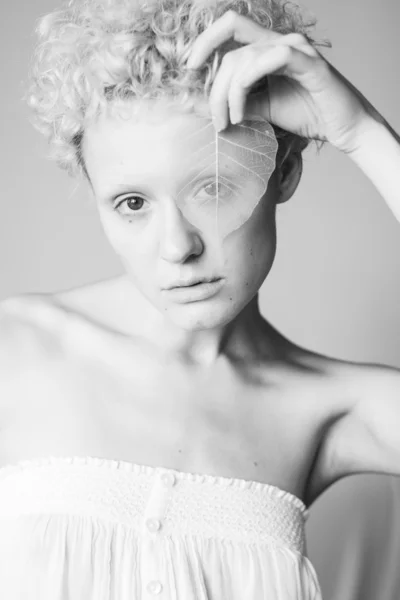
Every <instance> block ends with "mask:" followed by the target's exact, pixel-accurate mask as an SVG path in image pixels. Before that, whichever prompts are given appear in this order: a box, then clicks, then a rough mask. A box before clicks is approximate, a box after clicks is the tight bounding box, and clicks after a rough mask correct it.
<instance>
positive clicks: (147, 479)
mask: <svg viewBox="0 0 400 600" xmlns="http://www.w3.org/2000/svg"><path fill="white" fill-rule="evenodd" d="M307 517H308V510H307V509H306V507H305V505H304V503H303V502H302V500H300V498H298V497H296V496H294V495H293V494H291V493H289V492H286V491H284V490H281V489H280V488H277V487H276V486H273V485H269V484H264V483H261V482H256V481H247V480H244V479H235V478H227V477H220V476H213V475H205V474H194V473H185V472H181V471H177V470H174V469H167V468H164V467H151V466H145V465H138V464H134V463H130V462H125V461H117V460H111V459H103V458H95V457H47V458H39V459H33V460H27V461H21V462H19V463H17V464H15V465H8V466H6V467H3V468H1V469H0V527H1V535H0V597H5V598H7V600H14V599H15V600H16V599H17V598H22V597H24V598H25V597H29V598H30V600H36V599H37V600H39V598H40V600H50V599H51V600H78V599H79V600H80V599H81V598H82V600H83V599H84V600H91V599H93V600H103V599H104V600H106V599H107V600H128V599H129V600H136V599H141V598H151V597H153V596H154V595H158V596H159V597H160V599H161V598H162V599H163V600H164V599H165V600H166V599H168V600H195V599H196V600H210V599H212V600H225V599H226V600H228V599H229V600H239V599H240V600H243V599H244V598H246V600H258V599H260V600H261V599H266V598H268V600H319V599H320V598H321V592H320V588H319V584H318V580H317V576H316V573H315V570H314V568H313V566H312V564H311V562H310V560H309V559H308V558H307V555H306V541H305V533H304V524H305V520H306V519H307ZM21 574H23V576H21ZM4 582H6V583H4ZM4 585H7V586H8V587H4ZM2 586H3V587H2ZM32 589H33V590H34V592H33V593H32ZM28 590H29V591H28ZM5 592H7V594H6V593H5ZM13 594H14V595H13ZM18 594H20V595H18ZM24 594H25V596H24Z"/></svg>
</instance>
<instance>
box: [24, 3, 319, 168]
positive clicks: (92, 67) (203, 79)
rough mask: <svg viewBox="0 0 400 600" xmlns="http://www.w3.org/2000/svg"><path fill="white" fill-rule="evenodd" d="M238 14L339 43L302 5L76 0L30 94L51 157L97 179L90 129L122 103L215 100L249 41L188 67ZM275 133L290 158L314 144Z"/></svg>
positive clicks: (39, 58)
mask: <svg viewBox="0 0 400 600" xmlns="http://www.w3.org/2000/svg"><path fill="white" fill-rule="evenodd" d="M228 10H233V11H235V12H237V13H239V14H241V15H245V16H248V17H250V18H251V19H253V20H254V21H256V22H257V23H259V24H260V25H262V26H264V27H266V28H269V29H273V30H275V31H277V32H279V33H282V34H287V33H291V32H297V33H302V34H303V35H305V36H306V38H307V40H308V41H309V42H310V43H312V44H313V45H330V44H329V42H326V41H324V42H315V41H314V40H313V39H312V38H311V37H310V36H309V33H308V30H309V29H310V28H311V27H313V26H314V25H315V23H316V21H315V19H311V20H310V21H306V20H305V18H304V16H303V15H302V13H301V11H300V9H299V7H298V6H297V5H296V4H293V3H289V2H284V3H282V2H281V1H280V0H69V1H68V2H66V3H64V5H62V7H61V8H60V9H59V10H56V11H53V12H51V13H50V14H47V15H45V16H43V17H42V18H41V19H40V20H39V22H38V26H37V34H38V36H39V42H38V44H37V46H36V49H35V53H34V59H33V64H32V68H31V78H30V85H29V89H28V91H27V96H26V98H27V102H28V104H29V106H30V107H31V109H32V110H33V113H34V114H33V119H32V122H33V125H34V126H35V127H36V128H37V129H38V130H39V131H41V132H42V133H43V134H44V135H45V136H46V137H47V139H48V141H49V143H50V148H51V150H50V158H53V159H54V160H56V161H57V163H58V165H59V166H60V167H61V168H63V169H66V170H67V171H68V173H69V174H70V175H78V174H81V175H82V172H83V173H84V174H85V175H86V176H87V172H86V169H85V165H84V161H83V157H82V150H81V144H82V138H83V135H84V131H85V126H86V125H87V124H88V123H89V122H90V120H92V119H95V118H96V116H98V115H99V114H100V113H101V111H102V109H103V108H105V106H106V105H107V104H110V103H111V102H112V101H113V100H117V99H118V100H127V99H129V98H136V99H155V98H161V97H168V98H174V99H177V100H179V101H180V102H181V103H182V104H185V103H186V105H189V104H190V102H191V100H193V98H195V97H198V96H199V95H202V96H203V97H206V98H207V97H208V94H209V92H210V89H211V86H212V83H213V81H214V78H215V75H216V73H217V70H218V67H219V64H220V61H221V59H222V57H223V56H224V54H226V52H228V51H229V50H232V49H235V48H238V47H240V46H241V45H242V44H240V43H238V42H235V41H234V40H229V42H226V43H225V44H223V45H221V46H220V47H219V48H217V49H216V50H215V51H214V52H213V53H212V54H211V56H210V57H209V58H208V59H207V61H206V62H205V64H204V68H202V69H199V70H197V71H194V70H190V69H187V67H186V61H187V59H188V57H189V54H190V49H191V47H192V45H193V43H194V41H195V39H196V38H197V37H198V36H199V35H200V33H201V32H203V31H204V30H205V29H207V28H208V27H209V26H210V25H211V24H212V23H213V22H214V21H215V20H216V19H218V18H219V17H221V16H222V15H223V14H224V13H225V12H227V11H228ZM259 83H260V84H262V82H259ZM257 87H258V89H259V87H260V86H257ZM274 129H275V133H276V136H277V138H278V141H279V147H280V151H281V152H282V151H284V152H285V155H286V154H287V152H288V148H289V150H290V149H293V148H296V149H297V150H299V149H300V151H302V150H303V149H304V148H306V147H307V145H308V143H309V140H307V139H305V138H300V137H299V136H297V135H295V134H292V133H289V132H286V131H284V130H282V129H280V128H278V127H274Z"/></svg>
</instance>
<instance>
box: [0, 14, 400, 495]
mask: <svg viewBox="0 0 400 600" xmlns="http://www.w3.org/2000/svg"><path fill="white" fill-rule="evenodd" d="M232 36H235V37H236V39H238V40H239V41H241V42H242V43H244V44H246V46H244V47H243V48H241V49H240V50H239V51H235V58H234V60H232V58H231V59H229V58H227V59H226V60H224V61H223V64H222V65H221V68H220V71H219V73H218V75H217V79H216V81H215V84H214V87H213V91H212V94H211V98H210V104H211V108H212V110H213V113H214V114H215V115H216V116H219V117H220V118H221V117H222V119H223V120H224V123H223V125H226V124H227V120H228V116H230V118H234V116H235V115H234V113H235V112H236V113H237V116H236V119H237V120H238V121H239V122H240V120H241V118H243V117H244V115H245V112H246V106H247V105H246V102H247V100H246V90H248V89H249V86H251V84H252V83H254V82H255V81H256V80H257V79H259V78H260V77H263V76H265V75H269V74H273V75H275V76H276V77H275V84H272V85H271V87H270V94H269V100H268V103H267V102H266V100H265V99H264V98H263V96H262V94H260V95H258V97H257V99H256V100H255V99H252V101H251V107H252V109H254V107H256V108H257V109H258V110H259V111H261V112H263V115H264V116H266V117H268V119H270V120H271V122H273V123H275V124H277V125H279V126H281V127H283V128H285V129H287V130H290V131H293V132H296V133H299V134H301V135H305V136H306V137H310V138H317V139H326V140H327V141H328V142H329V143H331V144H332V145H334V146H335V147H336V148H337V149H338V151H341V152H344V153H346V154H347V155H348V156H349V157H350V158H351V159H352V160H354V161H355V163H356V164H358V165H359V167H360V168H361V169H362V170H363V172H364V173H365V175H366V176H367V177H369V179H370V180H371V181H372V183H373V184H374V185H375V186H376V188H377V189H378V191H379V192H380V193H381V195H382V197H383V199H384V200H385V201H386V202H387V204H388V206H389V208H390V209H391V210H392V212H393V213H394V215H395V216H397V218H398V219H399V220H400V181H399V179H400V178H399V175H398V173H399V167H400V143H399V139H398V137H397V135H396V134H395V133H394V132H393V131H392V130H391V128H390V127H389V126H388V125H387V124H385V121H384V119H383V118H382V117H380V115H378V114H377V112H376V111H375V109H373V107H371V105H370V104H369V103H368V102H367V101H366V100H365V98H363V97H362V96H361V94H360V93H359V92H357V90H355V89H354V87H353V86H352V85H351V84H349V82H346V80H345V79H344V78H343V77H342V76H341V75H340V74H338V72H337V71H336V70H334V69H333V68H332V67H331V66H330V65H329V64H328V63H327V62H326V61H325V60H324V59H323V58H322V57H321V56H320V55H319V54H318V53H317V52H316V51H315V50H314V49H313V48H311V47H310V46H309V45H308V43H307V41H306V40H305V39H304V38H300V37H299V36H280V35H279V34H275V33H273V32H267V31H265V30H264V29H262V28H260V27H259V26H258V25H256V24H255V23H252V22H251V21H249V19H245V18H244V17H239V16H238V15H235V14H234V13H233V14H232V13H231V12H230V13H226V15H224V17H221V19H219V20H218V21H216V22H215V23H214V24H213V26H211V27H209V28H208V29H207V31H206V32H204V34H202V36H200V37H199V38H198V39H197V40H196V41H195V43H194V46H193V49H192V57H193V59H194V62H193V63H190V62H189V64H188V66H189V67H191V68H200V67H201V62H202V60H205V58H206V56H207V53H209V52H211V50H212V49H213V48H215V47H216V46H217V45H218V44H219V43H221V42H222V41H223V40H224V39H227V38H228V37H232ZM249 64H252V65H253V69H252V70H250V69H249ZM280 74H281V75H282V74H284V75H285V76H286V77H289V78H291V79H292V80H293V81H294V82H295V83H296V86H297V88H296V92H295V93H293V94H292V96H291V97H290V98H289V99H288V101H287V102H288V103H287V104H286V105H285V104H283V103H282V102H280V96H279V94H280V90H282V88H281V87H280V85H283V84H282V82H281V83H280V84H279V83H277V82H278V81H279V75H280ZM245 77H246V79H245ZM271 80H272V78H271ZM274 86H275V87H274ZM274 94H276V95H274ZM328 100H329V102H328ZM306 105H307V110H305V106H306ZM153 108H154V107H153ZM154 110H155V111H156V112H157V111H158V114H159V116H160V117H161V118H162V120H163V122H164V125H163V127H162V128H161V129H160V126H159V125H155V124H154V123H153V124H152V123H150V122H148V121H146V119H145V118H142V119H140V120H136V119H135V118H133V117H132V118H130V119H128V120H125V121H124V122H123V126H122V125H121V122H119V121H118V120H116V119H115V118H112V117H110V116H107V115H104V116H103V117H102V118H101V119H100V120H99V121H98V122H97V123H96V124H94V125H93V126H92V127H91V128H89V129H88V130H87V131H86V133H85V138H84V148H83V152H84V158H85V162H86V167H87V171H88V174H89V177H90V182H91V186H92V190H93V194H94V197H95V200H96V203H97V206H98V209H99V215H100V219H101V221H102V224H103V227H104V230H105V233H106V235H107V237H108V239H109V241H110V243H111V245H112V247H113V248H114V250H115V251H116V253H117V254H118V256H119V257H120V259H121V261H122V263H123V265H124V267H125V271H126V274H125V275H123V276H122V277H117V278H113V279H111V280H107V281H103V282H99V283H97V284H94V285H93V284H92V285H88V286H85V287H83V288H79V289H75V290H69V291H67V292H60V293H58V294H54V295H52V296H50V295H44V294H42V295H38V294H27V295H25V296H24V297H19V298H10V299H8V300H6V301H4V302H3V303H2V307H1V308H2V318H1V320H0V326H1V328H2V335H1V340H2V341H1V345H0V346H1V348H0V349H1V360H2V364H3V365H5V368H4V373H6V376H5V379H3V381H5V386H6V390H7V394H3V396H5V395H6V396H7V403H6V406H3V411H2V412H3V427H2V437H1V439H0V459H1V463H2V464H8V463H11V462H16V461H17V460H22V459H26V458H29V457H36V456H45V455H49V454H51V455H91V456H103V457H105V458H107V457H108V458H114V459H121V460H127V461H130V462H135V463H140V464H149V465H153V466H164V467H170V468H176V469H178V470H181V471H186V472H203V473H209V474H216V475H223V476H227V477H239V478H242V479H248V480H256V481H261V482H265V483H270V484H273V485H276V486H278V487H280V488H281V489H284V490H287V491H289V492H292V493H293V494H295V495H296V496H298V497H299V498H301V499H303V500H304V502H305V503H306V505H307V506H309V505H310V504H312V503H313V502H314V501H315V499H316V498H317V497H318V496H319V495H320V494H321V493H323V491H324V490H326V489H327V488H328V487H329V486H330V485H332V484H333V483H334V482H335V481H337V480H338V479H340V478H342V477H344V476H346V475H351V474H356V473H364V472H375V473H390V474H394V475H399V476H400V436H399V433H398V432H399V431H400V371H399V370H397V369H394V368H392V367H386V366H378V365H370V364H361V363H350V362H346V361H341V360H338V359H333V358H329V357H326V356H322V355H319V354H316V353H313V352H310V351H307V350H305V349H303V348H300V347H298V346H297V345H296V344H294V343H293V342H291V341H290V340H288V339H286V338H285V337H284V336H283V335H281V334H280V333H279V332H278V331H277V330H276V329H275V328H274V327H273V326H272V325H271V324H270V323H268V321H267V320H266V319H265V318H264V317H263V316H262V315H261V314H260V311H259V307H258V294H257V292H258V289H259V288H260V286H261V284H262V282H263V281H264V280H265V277H267V275H268V273H269V271H270V269H271V266H272V264H273V260H274V256H275V249H276V238H275V211H274V209H273V207H274V206H275V205H276V204H278V203H281V202H285V201H287V200H289V199H290V198H291V196H292V195H293V193H294V191H295V189H296V187H297V185H298V182H299V179H300V174H301V156H300V155H299V154H292V155H291V156H289V157H288V158H287V160H286V162H285V164H284V166H283V168H282V169H277V170H276V171H275V172H274V175H273V176H272V178H271V180H270V182H269V187H268V191H267V193H266V195H265V197H264V198H263V200H262V202H261V203H260V205H259V207H258V209H257V210H258V212H257V214H254V215H253V216H252V217H251V218H250V219H249V220H248V221H247V222H246V223H245V224H244V225H243V226H242V227H241V229H240V231H238V232H235V234H234V235H232V236H231V238H229V243H228V245H227V248H226V250H227V252H226V256H227V264H228V271H227V273H228V274H227V276H226V280H225V282H224V286H223V287H222V289H221V290H220V291H219V292H218V294H216V295H215V296H213V297H211V298H208V299H207V300H204V301H198V302H190V303H186V304H178V303H176V302H174V301H171V300H170V299H168V298H166V297H165V294H163V293H162V290H161V287H162V286H163V285H164V284H166V283H168V281H171V280H172V278H175V277H177V276H184V275H188V274H195V275H208V274H210V273H213V269H214V267H215V265H214V263H213V253H212V249H211V248H210V240H209V239H208V237H207V234H206V233H204V232H201V233H199V231H197V230H196V228H194V227H193V226H191V225H190V224H188V223H187V221H185V220H184V219H182V218H181V216H180V214H179V211H178V210H177V208H176V206H175V204H174V202H173V198H174V193H176V189H177V187H179V184H180V179H179V178H180V176H181V173H180V169H179V165H180V164H181V161H182V159H183V156H184V147H182V146H180V145H179V144H177V143H176V142H175V143H172V142H171V139H172V138H173V137H175V139H176V137H177V138H178V139H179V127H184V126H185V127H186V126H187V124H188V122H190V119H193V118H194V117H193V116H185V117H182V116H177V115H175V116H174V115H172V114H169V113H168V111H167V113H166V112H165V111H166V110H167V109H166V108H165V107H163V106H162V105H159V106H158V107H157V108H156V109H154ZM288 115H292V121H291V122H289V121H288ZM165 116H168V117H169V118H168V119H165ZM185 119H188V120H189V121H185ZM297 119H298V120H297ZM177 133H178V136H177ZM165 156H168V162H166V161H165ZM171 173H173V174H176V175H174V176H171ZM121 180H123V181H124V182H125V187H124V189H123V190H122V189H120V188H118V185H117V183H120V181H121ZM128 198H129V199H130V200H131V203H130V204H129V206H130V208H129V210H128V204H127V203H126V200H127V199H128ZM138 198H142V200H143V202H144V203H146V204H147V208H146V209H145V210H148V211H150V213H151V215H152V216H151V219H150V216H149V215H150V213H148V216H147V217H146V216H140V217H138V215H133V214H132V215H131V214H130V213H133V212H137V213H139V212H141V210H143V207H141V201H139V202H138ZM123 201H125V203H124V206H125V211H126V212H125V213H124V214H121V213H119V212H118V211H116V210H114V208H115V206H116V205H117V204H118V203H119V202H123ZM133 207H134V208H133ZM140 207H141V208H140ZM146 219H147V220H146ZM255 256H256V257H257V258H258V259H257V260H255V258H254V257H255ZM16 357H17V358H18V360H16ZM33 392H34V393H33ZM27 398H29V403H27ZM44 414H45V415H46V419H43V415H44ZM17 415H18V416H17ZM289 415H290V416H289ZM299 448H301V452H299ZM277 449H278V450H279V451H277Z"/></svg>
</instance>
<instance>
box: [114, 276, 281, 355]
mask: <svg viewBox="0 0 400 600" xmlns="http://www.w3.org/2000/svg"><path fill="white" fill-rule="evenodd" d="M120 286H123V287H124V296H125V294H126V295H127V296H128V297H129V296H131V295H132V294H133V295H134V300H133V302H132V304H131V305H132V306H135V305H136V306H137V303H136V302H137V297H138V296H139V295H140V293H139V292H137V290H136V288H135V286H134V284H133V283H132V282H131V281H130V280H129V278H128V277H126V276H123V277H122V278H119V285H118V287H119V289H120ZM118 295H119V294H118ZM120 297H121V296H120ZM140 298H141V299H140V300H139V302H140V305H139V306H140V312H136V311H134V313H136V315H137V314H140V315H141V318H140V331H138V328H137V324H136V322H135V324H134V326H133V327H134V335H137V334H138V333H139V334H141V335H144V336H145V337H146V338H148V339H150V340H151V342H152V343H154V344H155V345H156V346H158V347H161V349H162V350H164V351H167V352H168V353H174V354H175V355H176V356H177V357H180V358H181V359H182V360H184V361H187V362H192V363H196V364H198V365H199V366H212V365H213V364H215V363H216V362H217V361H218V359H219V358H221V357H222V356H224V357H226V358H228V359H231V360H239V361H240V360H242V361H259V360H265V359H268V358H269V359H273V358H275V357H276V355H277V352H278V351H279V349H280V344H282V341H283V338H282V336H281V335H280V334H279V333H278V332H277V331H276V330H275V329H274V327H272V325H270V324H269V323H268V322H267V321H266V320H265V319H264V317H263V316H262V315H261V313H260V310H259V301H258V294H257V295H256V296H255V297H254V298H253V299H252V300H251V301H250V302H249V303H248V304H247V305H246V306H245V308H244V309H243V310H242V311H241V312H240V313H239V314H238V315H237V316H236V317H235V318H234V319H233V320H232V321H230V322H229V323H228V324H226V325H223V326H220V327H215V328H212V329H203V330H191V331H187V330H185V329H182V328H180V327H178V326H177V325H175V324H174V323H172V322H171V321H170V320H168V319H167V318H166V317H165V316H164V315H163V314H161V313H160V312H159V311H158V310H157V309H155V308H154V307H153V306H152V305H151V304H150V303H149V302H148V301H147V300H146V299H145V298H143V297H142V296H141V295H140ZM142 303H143V307H142ZM135 321H137V318H136V319H135Z"/></svg>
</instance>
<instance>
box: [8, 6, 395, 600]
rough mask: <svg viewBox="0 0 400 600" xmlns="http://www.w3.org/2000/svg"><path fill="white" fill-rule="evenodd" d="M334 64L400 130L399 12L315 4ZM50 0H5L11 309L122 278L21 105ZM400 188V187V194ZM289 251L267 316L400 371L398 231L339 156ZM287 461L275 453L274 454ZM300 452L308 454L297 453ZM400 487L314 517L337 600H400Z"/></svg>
mask: <svg viewBox="0 0 400 600" xmlns="http://www.w3.org/2000/svg"><path fill="white" fill-rule="evenodd" d="M302 5H303V6H306V7H308V8H309V9H311V10H312V11H313V12H315V14H316V15H317V17H318V29H317V34H318V36H319V37H328V38H329V39H330V40H331V42H332V43H333V49H331V50H329V49H324V50H323V53H324V54H325V56H326V57H327V58H328V60H330V61H331V62H332V63H333V64H334V65H335V66H336V67H337V68H338V69H339V70H340V71H342V72H343V74H344V75H345V76H346V77H347V78H348V79H350V81H352V82H353V84H354V85H355V86H356V87H358V89H359V90H360V91H361V92H362V93H363V94H364V95H365V96H366V97H367V98H368V99H369V100H370V102H372V104H374V106H375V107H376V108H377V109H378V110H379V112H381V113H382V114H383V116H384V117H385V118H386V119H387V120H388V121H389V122H390V123H391V125H392V126H393V128H394V129H395V130H397V131H398V132H400V114H399V105H400V102H399V100H400V77H399V68H398V61H399V56H400V41H399V37H398V25H399V23H400V4H398V3H396V1H395V0H380V2H379V4H378V3H377V2H376V0H375V2H372V0H335V1H332V0H308V2H303V3H302ZM56 6H57V3H56V2H54V1H53V0H35V1H34V2H30V1H29V0H14V1H13V2H12V3H9V2H5V0H2V3H1V7H0V16H1V19H0V27H1V36H0V44H1V56H2V58H1V71H2V72H1V82H2V91H1V95H0V106H1V113H2V116H3V118H2V123H1V128H2V135H1V138H0V150H1V164H2V170H1V173H2V189H3V195H2V200H1V205H0V271H1V280H0V299H2V298H6V297H8V296H12V295H15V294H20V293H25V292H40V291H44V292H46V291H49V292H51V291H56V290H61V289H68V288H70V287H76V286H79V285H83V284H85V283H90V282H95V281H97V280H101V279H106V278H108V277H112V276H115V275H118V274H120V273H122V267H121V265H120V263H119V261H118V259H117V258H116V257H115V256H114V254H113V251H112V250H111V248H110V247H109V245H108V243H107V240H106V239H105V237H104V234H103V232H102V229H101V226H100V223H99V221H98V219H97V215H96V212H95V208H94V206H93V205H91V204H90V202H89V194H88V193H87V191H86V189H85V188H84V186H83V185H77V183H76V182H74V181H73V180H71V179H69V178H68V176H67V175H66V174H65V173H63V172H62V171H60V170H58V169H57V167H56V166H55V165H54V164H53V163H51V162H49V161H47V159H46V152H47V147H46V143H45V141H44V140H42V139H41V137H40V135H39V134H38V133H36V132H35V131H34V130H33V129H32V127H31V125H30V124H29V122H28V111H27V108H26V107H25V106H24V104H23V102H22V101H21V97H22V94H23V90H24V82H25V81H26V77H27V72H28V66H29V60H30V56H31V53H32V48H33V43H34V36H33V30H34V26H35V20H36V18H37V17H38V16H40V15H41V14H42V13H45V12H48V11H50V10H52V9H53V8H54V7H56ZM399 186H400V183H399ZM277 224H278V251H277V257H276V261H275V264H274V266H273V268H272V271H271V273H270V275H269V277H268V279H267V281H266V283H265V284H264V286H263V288H262V290H261V306H262V310H263V313H264V314H265V315H266V317H267V318H268V319H270V320H271V322H272V323H273V324H274V325H275V326H276V327H277V328H278V329H280V330H281V331H282V333H284V334H285V335H287V336H288V337H289V338H291V339H293V340H294V341H295V342H297V343H298V344H301V345H303V346H305V347H307V348H310V349H311V350H314V351H317V352H322V353H324V354H327V355H330V356H334V357H338V358H342V359H346V360H354V361H360V362H361V361H363V362H376V363H386V364H389V365H392V366H397V367H400V335H399V333H400V302H399V299H400V223H398V222H397V221H396V220H395V218H394V216H393V215H392V213H391V212H390V210H389V209H388V208H387V206H386V204H385V202H384V200H383V199H382V198H381V197H380V196H379V194H378V193H377V192H376V191H375V189H374V188H373V186H372V184H371V183H370V182H369V180H368V179H367V178H366V176H365V175H364V174H363V173H362V172H361V171H360V170H359V169H358V168H357V167H356V166H355V165H354V164H353V163H352V162H351V160H350V159H349V158H347V157H346V156H344V155H341V154H340V153H339V152H337V151H335V150H334V149H333V148H331V147H329V146H326V147H325V148H324V149H323V150H322V152H321V154H320V155H318V153H317V152H316V150H315V149H314V147H313V148H312V149H308V150H307V151H306V152H305V155H304V174H303V178H302V181H301V183H300V186H299V189H298V191H297V192H296V194H295V196H294V197H293V198H292V199H291V200H290V201H289V202H288V203H287V204H285V205H282V206H281V207H279V208H278V210H277ZM277 451H278V449H277ZM299 451H301V449H299ZM399 511H400V479H399V478H397V477H392V476H386V475H374V474H365V475H357V476H355V477H347V478H345V479H343V480H341V481H340V482H338V483H337V484H335V485H334V486H333V487H332V488H330V490H328V491H327V492H326V493H325V494H324V495H323V496H321V497H320V498H319V499H318V500H317V502H316V503H315V504H314V506H313V508H312V513H311V516H310V518H309V521H308V523H307V530H306V532H307V538H308V551H309V556H310V559H311V560H312V562H313V563H314V565H315V567H316V570H317V573H318V576H319V578H320V581H321V586H322V590H323V593H324V598H325V599H326V600H347V599H348V600H350V599H352V600H354V599H355V598H357V599H358V598H360V599H361V598H362V599H363V600H377V598H379V600H389V599H390V600H395V599H397V600H398V598H399V597H400V575H399V573H398V571H399V569H398V565H399V564H400V512H399Z"/></svg>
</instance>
